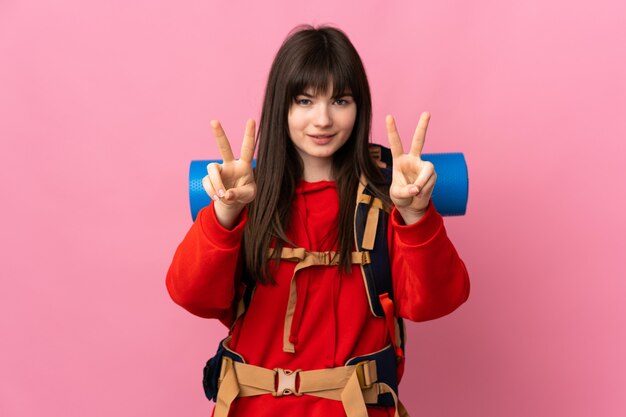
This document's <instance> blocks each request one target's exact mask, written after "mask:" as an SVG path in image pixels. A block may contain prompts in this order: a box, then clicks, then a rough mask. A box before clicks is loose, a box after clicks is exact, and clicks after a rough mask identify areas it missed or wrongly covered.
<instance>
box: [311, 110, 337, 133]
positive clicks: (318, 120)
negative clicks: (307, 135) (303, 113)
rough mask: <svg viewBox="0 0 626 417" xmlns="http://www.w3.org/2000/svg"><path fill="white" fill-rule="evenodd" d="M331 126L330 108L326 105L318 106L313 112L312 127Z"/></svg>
mask: <svg viewBox="0 0 626 417" xmlns="http://www.w3.org/2000/svg"><path fill="white" fill-rule="evenodd" d="M332 124H333V118H332V114H331V109H330V106H328V105H326V104H320V105H319V106H317V109H316V110H315V114H314V116H313V125H314V126H315V127H317V128H324V127H330V126H332Z"/></svg>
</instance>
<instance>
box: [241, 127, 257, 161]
mask: <svg viewBox="0 0 626 417" xmlns="http://www.w3.org/2000/svg"><path fill="white" fill-rule="evenodd" d="M255 130H256V124H255V122H254V120H252V119H250V120H248V121H247V122H246V132H245V133H244V135H243V142H242V143H241V156H240V157H239V158H240V159H241V160H242V161H245V162H249V163H252V158H254V140H255V134H256V132H255Z"/></svg>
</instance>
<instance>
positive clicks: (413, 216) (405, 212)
mask: <svg viewBox="0 0 626 417" xmlns="http://www.w3.org/2000/svg"><path fill="white" fill-rule="evenodd" d="M429 205H430V203H429ZM396 210H398V213H400V216H402V219H403V220H404V224H406V225H411V224H414V223H417V222H418V221H420V220H421V219H422V218H423V217H424V216H425V215H426V212H427V211H428V205H427V206H426V207H424V208H423V209H419V210H418V209H414V208H410V207H402V208H400V207H396Z"/></svg>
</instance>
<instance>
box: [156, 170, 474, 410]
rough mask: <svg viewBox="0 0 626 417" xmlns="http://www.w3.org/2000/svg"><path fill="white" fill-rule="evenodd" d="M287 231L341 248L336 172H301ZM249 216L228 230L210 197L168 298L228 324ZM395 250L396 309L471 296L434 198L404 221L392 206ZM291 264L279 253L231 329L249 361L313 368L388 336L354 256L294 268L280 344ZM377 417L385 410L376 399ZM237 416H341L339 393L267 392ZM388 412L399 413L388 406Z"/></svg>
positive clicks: (176, 263) (430, 312)
mask: <svg viewBox="0 0 626 417" xmlns="http://www.w3.org/2000/svg"><path fill="white" fill-rule="evenodd" d="M292 207H293V214H292V218H291V221H290V223H289V224H290V228H289V230H288V231H287V235H288V237H289V238H290V239H291V241H292V242H294V243H295V244H296V245H298V246H300V247H303V248H306V249H308V250H311V251H329V250H336V249H337V248H336V247H335V246H334V245H333V243H334V242H335V239H334V237H335V235H334V234H333V233H336V231H337V227H336V224H335V219H336V218H337V215H338V213H339V200H338V196H337V192H336V186H335V183H334V182H331V181H320V182H315V183H307V182H304V181H301V182H300V183H299V185H298V187H297V189H296V193H295V196H294V201H293V204H292ZM246 221H247V211H245V210H244V211H243V212H242V215H241V216H240V219H239V222H238V223H237V225H236V226H235V227H234V228H233V229H232V230H227V229H224V228H223V227H222V226H221V225H220V224H219V223H218V222H217V219H216V217H215V212H214V209H213V206H212V205H211V206H209V207H206V208H204V209H202V210H201V211H200V213H199V214H198V218H197V219H196V221H195V223H194V224H193V225H192V226H191V229H190V230H189V232H188V233H187V235H186V236H185V238H184V240H183V241H182V243H181V244H180V245H179V247H178V249H177V250H176V254H175V255H174V259H173V261H172V265H171V266H170V269H169V271H168V274H167V280H166V282H167V289H168V291H169V293H170V296H171V297H172V299H173V300H174V301H175V302H176V303H177V304H179V305H181V306H182V307H184V308H185V309H187V310H188V311H190V312H191V313H193V314H195V315H198V316H201V317H206V318H216V319H219V320H220V321H221V322H222V323H224V324H225V325H227V326H230V325H231V324H232V323H233V321H234V319H235V308H236V305H237V300H238V298H239V297H240V296H241V293H242V285H241V284H240V283H239V276H238V271H239V270H240V268H239V266H240V264H241V263H242V262H243V259H242V255H241V246H240V245H241V238H242V234H243V229H244V226H245V223H246ZM388 230H389V234H388V242H389V252H390V260H391V264H392V269H391V271H392V278H393V288H394V295H395V301H394V302H395V309H396V314H397V315H398V316H400V317H403V318H406V319H409V320H413V321H424V320H431V319H434V318H437V317H441V316H444V315H446V314H448V313H450V312H452V311H453V310H455V309H456V308H457V307H458V306H459V305H461V304H462V303H463V302H464V301H465V300H467V297H468V295H469V278H468V274H467V270H466V269H465V265H464V264H463V261H461V259H460V258H459V256H458V254H457V252H456V250H455V249H454V246H453V245H452V243H451V242H450V240H449V239H448V237H447V235H446V231H445V228H444V225H443V219H442V217H441V215H440V214H439V213H437V211H436V210H435V207H434V205H433V204H432V203H431V204H430V205H429V208H428V211H427V213H426V215H425V216H424V217H423V218H422V219H420V221H418V222H417V223H415V224H413V225H410V226H407V225H405V224H404V221H403V220H402V217H401V216H400V213H399V212H398V211H397V210H396V209H393V211H392V213H391V215H390V216H389V228H388ZM294 268H295V263H293V262H285V261H283V262H281V263H280V264H279V267H278V272H277V273H276V275H275V279H276V285H260V284H257V286H256V290H255V293H254V296H253V297H252V301H251V303H250V306H249V307H248V310H247V311H246V313H245V315H244V316H243V317H242V319H240V320H239V321H238V322H237V323H236V324H235V327H234V329H233V334H232V341H231V348H233V349H234V350H235V351H236V352H238V353H240V354H241V355H242V356H243V357H244V358H245V359H246V362H247V363H249V364H253V365H258V366H262V367H265V368H270V369H272V368H284V369H302V370H312V369H320V368H329V367H336V366H343V365H344V364H345V362H346V361H347V360H348V359H350V358H352V357H354V356H359V355H364V354H368V353H371V352H374V351H377V350H379V349H382V348H383V347H385V346H386V345H388V344H389V342H390V340H389V335H388V331H387V328H386V325H385V320H384V318H377V317H374V316H373V315H372V313H371V311H370V307H369V303H368V299H367V293H366V290H365V286H364V282H363V277H362V273H361V270H360V268H359V266H358V265H355V266H353V268H352V273H351V274H340V273H339V270H338V268H337V267H334V266H312V267H309V268H305V269H302V270H300V271H298V272H297V275H296V277H295V279H296V285H297V303H296V311H295V313H294V317H293V322H292V326H291V333H290V337H289V339H290V341H291V342H292V343H293V344H294V345H295V353H287V352H283V349H282V347H283V331H284V317H285V311H286V306H287V300H288V296H289V285H290V282H291V277H292V275H293V270H294ZM369 413H370V415H371V416H383V415H388V410H385V409H382V408H370V409H369ZM230 415H231V416H244V415H245V416H249V415H253V416H256V417H263V416H275V415H280V416H282V417H287V416H298V417H300V416H303V415H323V416H344V415H345V413H344V410H343V406H342V404H341V402H339V401H334V400H328V399H323V398H318V397H313V396H308V395H303V396H301V397H295V396H287V397H273V396H271V395H262V396H257V397H246V398H239V399H237V400H235V402H234V403H233V404H232V407H231V412H230ZM390 415H393V414H392V413H391V414H390Z"/></svg>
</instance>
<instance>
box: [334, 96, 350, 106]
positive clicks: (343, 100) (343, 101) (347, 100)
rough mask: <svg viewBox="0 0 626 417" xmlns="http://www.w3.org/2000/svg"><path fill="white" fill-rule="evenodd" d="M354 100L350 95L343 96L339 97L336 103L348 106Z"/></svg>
mask: <svg viewBox="0 0 626 417" xmlns="http://www.w3.org/2000/svg"><path fill="white" fill-rule="evenodd" d="M351 102H352V101H351V99H350V98H349V97H342V98H338V99H337V100H335V104H337V105H339V106H347V105H348V104H350V103H351Z"/></svg>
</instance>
